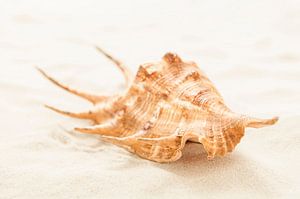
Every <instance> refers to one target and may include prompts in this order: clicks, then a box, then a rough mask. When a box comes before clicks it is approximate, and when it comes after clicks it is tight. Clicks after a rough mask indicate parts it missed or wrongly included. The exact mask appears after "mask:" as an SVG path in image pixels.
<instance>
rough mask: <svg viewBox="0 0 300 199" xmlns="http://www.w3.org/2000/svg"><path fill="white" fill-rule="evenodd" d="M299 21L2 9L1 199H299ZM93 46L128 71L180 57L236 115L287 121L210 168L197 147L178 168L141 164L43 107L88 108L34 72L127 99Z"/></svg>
mask: <svg viewBox="0 0 300 199" xmlns="http://www.w3.org/2000/svg"><path fill="white" fill-rule="evenodd" d="M299 22H300V2H299V1H273V0H272V1H271V0H269V1H261V0H255V1H226V3H225V1H219V2H215V1H192V0H188V1H181V2H179V1H171V0H168V1H148V2H142V1H127V2H125V1H119V2H118V1H99V0H98V1H96V0H95V1H92V0H86V1H81V2H80V3H79V2H75V1H67V0H53V1H43V2H42V1H38V0H27V1H16V0H11V1H1V2H0V25H1V26H0V55H1V56H0V57H1V58H0V91H1V92H0V93H1V97H0V110H1V113H0V121H1V125H0V128H1V131H0V198H5V199H6V198H31V199H33V198H68V199H70V198H300V173H299V171H300V170H299V168H300V161H299V153H300V134H299V129H300V103H299V102H300V37H299V35H300V23H299ZM94 45H100V46H101V47H103V48H105V49H106V50H108V51H110V52H112V53H113V54H115V55H116V56H118V57H119V58H120V59H122V60H123V61H124V62H125V63H127V64H128V65H129V66H130V68H131V69H132V71H137V68H138V66H139V64H141V63H145V62H149V61H156V60H159V59H160V58H161V57H162V56H163V54H164V53H165V52H167V51H173V52H177V53H178V54H179V55H181V57H182V58H183V59H186V60H194V61H196V62H197V63H198V64H199V66H200V67H201V68H202V70H204V71H205V72H206V73H207V75H208V76H209V77H210V79H211V80H212V81H213V82H214V83H215V84H216V86H217V88H218V89H219V90H220V92H221V93H222V95H223V96H224V99H225V101H226V103H227V104H228V106H229V107H231V108H232V109H233V110H235V111H236V112H240V113H247V114H250V115H252V116H257V117H263V118H268V117H272V116H280V121H279V122H278V124H276V125H274V126H272V127H268V128H263V129H247V131H246V135H245V137H244V138H243V139H242V141H241V143H240V144H239V145H238V147H237V148H236V150H235V151H234V152H233V153H232V154H229V155H227V156H226V157H224V158H216V159H215V160H213V161H207V160H206V154H205V152H204V150H203V148H202V146H201V145H197V144H188V145H187V146H186V148H185V150H184V155H183V157H182V158H181V159H180V160H179V161H177V162H174V163H171V164H158V163H154V162H150V161H147V160H143V159H140V158H138V157H136V156H135V155H133V154H130V153H128V152H127V151H124V150H123V149H120V148H118V147H115V146H113V145H110V144H107V143H103V142H101V140H100V138H99V137H97V136H92V135H82V134H79V133H77V132H74V131H73V130H72V129H73V127H75V126H80V127H81V126H85V125H88V122H87V121H81V120H75V119H71V118H67V117H64V116H61V115H58V114H56V113H53V112H51V111H49V110H47V109H45V108H44V107H43V104H44V103H46V104H50V105H53V106H56V107H59V108H62V109H65V110H74V111H80V110H86V109H88V108H90V107H91V105H90V104H89V103H87V102H85V101H83V100H82V99H79V98H77V97H75V96H72V95H70V94H68V93H65V92H64V91H62V90H60V89H59V88H56V87H54V86H53V85H52V84H50V83H49V82H47V81H46V80H45V79H43V78H42V77H41V76H40V74H38V72H37V71H36V70H35V69H34V66H40V67H42V68H44V69H45V70H47V71H48V72H49V73H50V74H52V75H53V76H55V77H57V78H58V79H60V80H61V81H64V82H66V83H68V84H70V85H72V86H73V87H78V88H81V89H83V90H87V91H91V92H97V93H106V94H111V93H115V92H118V91H120V90H122V89H124V80H123V78H122V76H121V74H120V72H119V71H118V70H117V69H116V67H114V66H113V65H112V63H110V62H109V61H108V60H106V59H105V58H104V57H103V56H101V55H99V54H98V53H97V52H96V50H95V49H94V47H93V46H94Z"/></svg>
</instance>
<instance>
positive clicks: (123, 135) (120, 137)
mask: <svg viewBox="0 0 300 199" xmlns="http://www.w3.org/2000/svg"><path fill="white" fill-rule="evenodd" d="M97 49H98V50H99V51H100V52H101V53H102V54H104V55H105V56H106V57H107V58H109V59H110V60H111V61H113V62H114V63H115V64H116V65H117V66H118V67H119V69H120V70H121V71H122V72H123V74H124V76H125V78H126V80H127V81H126V82H127V89H126V91H125V92H124V93H121V94H116V95H112V96H102V95H92V94H87V93H85V92H81V91H78V90H75V89H72V88H70V87H68V86H66V85H64V84H62V83H60V82H58V81H57V80H55V79H53V78H52V77H50V76H49V75H47V74H46V73H45V72H44V71H42V70H41V69H38V70H39V71H40V72H41V73H42V74H43V75H44V76H45V77H46V78H47V79H49V80H50V81H52V82H53V83H54V84H56V85H58V86H59V87H61V88H63V89H65V90H67V91H69V92H71V93H73V94H75V95H78V96H80V97H82V98H85V99H87V100H89V101H90V102H92V103H93V104H94V105H95V106H94V109H93V110H91V111H86V112H82V113H73V112H66V111H62V110H59V109H56V108H54V107H51V106H46V107H48V108H50V109H52V110H54V111H56V112H58V113H61V114H64V115H67V116H70V117H75V118H81V119H89V120H92V121H94V124H95V125H93V126H90V127H84V128H75V130H76V131H79V132H82V133H90V134H99V135H101V136H102V138H103V140H104V141H107V142H110V143H113V144H115V145H118V146H121V147H123V148H125V149H127V150H128V151H130V152H132V153H135V154H137V155H138V156H140V157H142V158H145V159H148V160H152V161H156V162H172V161H176V160H178V159H179V158H180V157H181V155H182V149H183V147H184V146H185V143H186V142H187V141H192V142H197V143H201V144H203V146H204V149H205V150H206V152H207V154H208V155H207V158H208V159H213V158H214V157H215V156H224V155H225V154H227V153H228V152H231V151H233V149H234V148H235V146H236V145H237V144H238V143H239V142H240V140H241V138H242V137H243V136H244V132H245V128H246V127H253V128H260V127H264V126H268V125H273V124H274V123H275V122H277V120H278V117H274V118H272V119H257V118H253V117H248V116H246V115H241V114H237V113H234V112H232V111H231V110H230V109H229V108H228V107H227V106H226V105H225V103H224V100H223V98H222V97H221V95H220V93H219V92H218V91H217V89H216V88H215V86H214V85H213V84H212V82H211V81H210V80H209V79H208V78H207V77H206V75H205V74H204V73H203V72H202V71H201V70H200V69H199V68H198V67H197V65H196V64H195V63H194V62H188V61H183V60H182V59H181V58H180V57H179V56H178V55H176V54H173V53H167V54H165V55H164V56H163V58H162V60H161V61H159V62H153V63H147V64H143V65H141V66H140V67H139V70H138V72H137V75H136V77H135V78H133V76H132V75H131V73H130V71H129V70H128V68H127V67H126V66H125V65H124V64H123V63H122V62H120V61H119V60H117V59H116V58H114V57H112V56H111V55H110V54H108V53H107V52H105V51H103V50H102V49H100V48H98V47H97Z"/></svg>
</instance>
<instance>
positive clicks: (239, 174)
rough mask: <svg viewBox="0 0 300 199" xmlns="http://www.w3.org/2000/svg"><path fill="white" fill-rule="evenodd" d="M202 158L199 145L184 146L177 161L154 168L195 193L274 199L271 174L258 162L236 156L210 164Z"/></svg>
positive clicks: (223, 158)
mask: <svg viewBox="0 0 300 199" xmlns="http://www.w3.org/2000/svg"><path fill="white" fill-rule="evenodd" d="M206 156H207V154H206V152H205V151H204V149H203V146H202V145H200V144H195V143H188V144H187V145H186V147H185V149H184V151H183V156H182V158H181V159H179V160H178V161H176V162H173V163H170V164H157V163H156V164H154V165H155V166H157V167H159V168H160V169H162V170H165V171H167V172H171V173H173V174H175V179H177V180H178V181H179V182H180V183H182V184H183V185H186V186H187V187H188V188H189V189H190V190H193V191H195V192H196V191H197V192H199V191H201V192H207V193H216V192H218V193H223V192H228V191H234V192H247V193H249V192H250V193H257V194H259V195H261V194H263V195H264V196H265V197H275V196H276V195H274V188H273V187H276V186H274V185H275V184H274V178H273V177H272V176H273V174H272V172H270V170H269V169H266V168H264V167H262V166H261V165H259V163H258V162H256V161H254V160H251V158H248V157H243V155H242V154H239V153H238V152H235V153H234V154H229V155H227V156H225V157H222V158H215V159H214V160H212V161H208V160H207V158H206ZM167 183H168V182H166V184H167ZM277 196H278V195H277Z"/></svg>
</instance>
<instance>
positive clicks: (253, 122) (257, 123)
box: [245, 117, 279, 128]
mask: <svg viewBox="0 0 300 199" xmlns="http://www.w3.org/2000/svg"><path fill="white" fill-rule="evenodd" d="M278 119H279V117H273V118H271V119H258V118H253V117H249V118H247V119H246V123H245V124H246V127H251V128H261V127H265V126H270V125H273V124H275V123H276V122H277V121H278Z"/></svg>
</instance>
